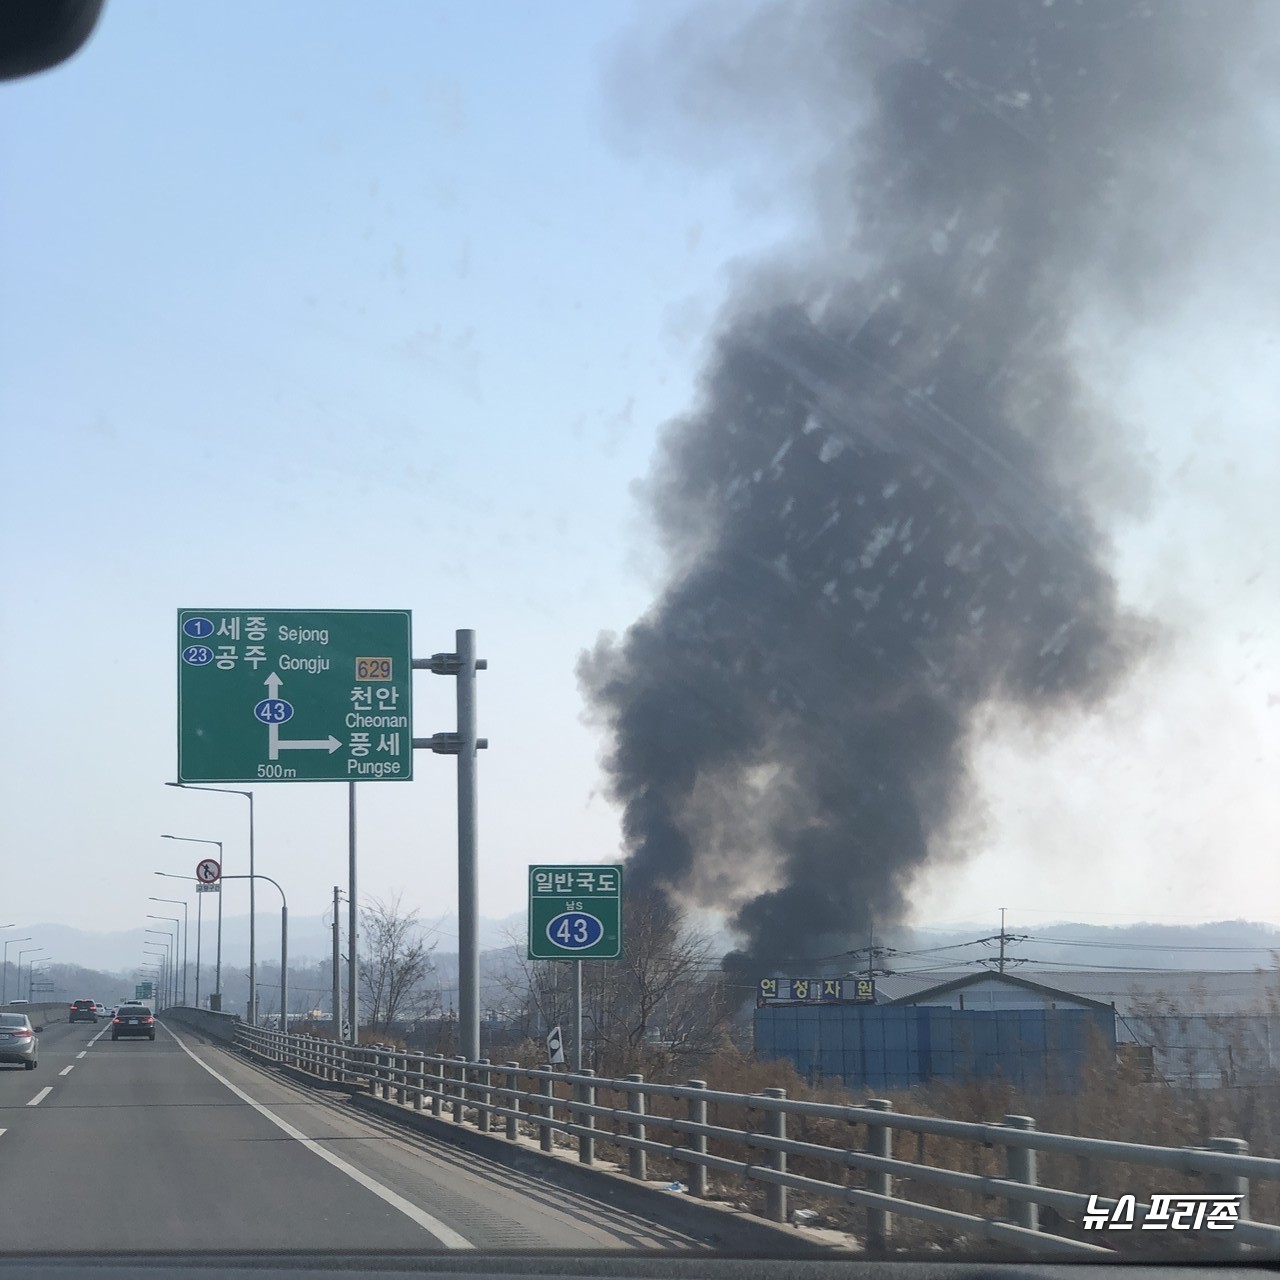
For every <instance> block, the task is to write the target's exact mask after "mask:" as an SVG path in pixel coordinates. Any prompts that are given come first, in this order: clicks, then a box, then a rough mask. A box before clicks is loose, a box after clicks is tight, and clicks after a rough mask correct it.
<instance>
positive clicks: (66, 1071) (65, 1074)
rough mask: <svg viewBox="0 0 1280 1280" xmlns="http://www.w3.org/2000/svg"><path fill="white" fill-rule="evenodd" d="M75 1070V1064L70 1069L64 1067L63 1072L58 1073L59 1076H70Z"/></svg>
mask: <svg viewBox="0 0 1280 1280" xmlns="http://www.w3.org/2000/svg"><path fill="white" fill-rule="evenodd" d="M75 1069H76V1064H75V1063H74V1062H73V1063H72V1064H71V1065H70V1066H69V1067H63V1068H62V1070H61V1071H59V1072H58V1074H59V1075H60V1076H69V1075H70V1074H71V1073H72V1072H73V1071H74V1070H75Z"/></svg>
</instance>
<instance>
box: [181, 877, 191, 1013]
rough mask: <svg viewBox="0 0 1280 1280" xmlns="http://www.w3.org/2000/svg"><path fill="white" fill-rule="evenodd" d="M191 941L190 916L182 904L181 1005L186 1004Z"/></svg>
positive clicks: (185, 905) (184, 904) (185, 906)
mask: <svg viewBox="0 0 1280 1280" xmlns="http://www.w3.org/2000/svg"><path fill="white" fill-rule="evenodd" d="M190 941H191V914H190V912H189V911H188V910H187V904H186V903H185V902H184V903H183V904H182V1003H183V1004H186V1003H187V970H188V969H189V968H190V966H189V965H188V963H187V943H189V942H190Z"/></svg>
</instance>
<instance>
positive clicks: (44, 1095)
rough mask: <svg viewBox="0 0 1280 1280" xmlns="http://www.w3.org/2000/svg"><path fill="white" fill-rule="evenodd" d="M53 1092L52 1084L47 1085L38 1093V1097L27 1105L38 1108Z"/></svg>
mask: <svg viewBox="0 0 1280 1280" xmlns="http://www.w3.org/2000/svg"><path fill="white" fill-rule="evenodd" d="M52 1092H53V1085H51V1084H47V1085H45V1087H44V1088H43V1089H41V1090H40V1092H39V1093H37V1094H36V1096H35V1097H34V1098H32V1099H31V1101H30V1102H28V1103H27V1106H29V1107H38V1106H39V1105H40V1104H41V1103H42V1102H43V1101H44V1100H45V1099H46V1098H47V1097H48V1096H49V1095H50V1094H51V1093H52Z"/></svg>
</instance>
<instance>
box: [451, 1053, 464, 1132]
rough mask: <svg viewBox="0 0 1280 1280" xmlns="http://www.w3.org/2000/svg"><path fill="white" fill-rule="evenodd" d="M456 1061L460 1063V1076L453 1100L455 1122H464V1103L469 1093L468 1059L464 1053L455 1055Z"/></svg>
mask: <svg viewBox="0 0 1280 1280" xmlns="http://www.w3.org/2000/svg"><path fill="white" fill-rule="evenodd" d="M453 1060H454V1062H456V1063H457V1064H458V1078H457V1080H456V1082H455V1083H456V1084H457V1086H458V1092H457V1096H456V1097H455V1098H454V1100H453V1123H454V1124H461V1123H462V1104H463V1101H464V1099H465V1098H466V1095H467V1060H466V1058H465V1057H464V1056H463V1055H462V1054H460V1053H459V1054H455V1055H454V1059H453Z"/></svg>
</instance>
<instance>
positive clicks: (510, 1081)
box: [505, 1062, 520, 1142]
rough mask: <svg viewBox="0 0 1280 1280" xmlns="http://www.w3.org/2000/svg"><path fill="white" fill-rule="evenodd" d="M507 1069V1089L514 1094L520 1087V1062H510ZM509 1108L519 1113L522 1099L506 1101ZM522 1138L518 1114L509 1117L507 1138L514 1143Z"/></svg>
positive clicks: (512, 1098)
mask: <svg viewBox="0 0 1280 1280" xmlns="http://www.w3.org/2000/svg"><path fill="white" fill-rule="evenodd" d="M505 1065H506V1068H507V1076H506V1080H507V1088H508V1090H510V1092H511V1093H512V1094H514V1093H515V1091H516V1090H517V1089H518V1088H519V1087H520V1077H519V1076H518V1075H517V1074H516V1073H517V1072H518V1071H519V1070H520V1064H519V1063H518V1062H508V1063H506V1064H505ZM506 1105H507V1107H508V1108H509V1109H510V1110H511V1111H513V1112H516V1113H518V1112H519V1110H520V1099H519V1098H516V1097H510V1098H507V1099H506ZM519 1136H520V1117H519V1115H518V1114H516V1115H510V1116H508V1117H507V1138H508V1140H509V1141H511V1142H514V1141H515V1140H516V1139H517V1138H518V1137H519Z"/></svg>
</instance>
